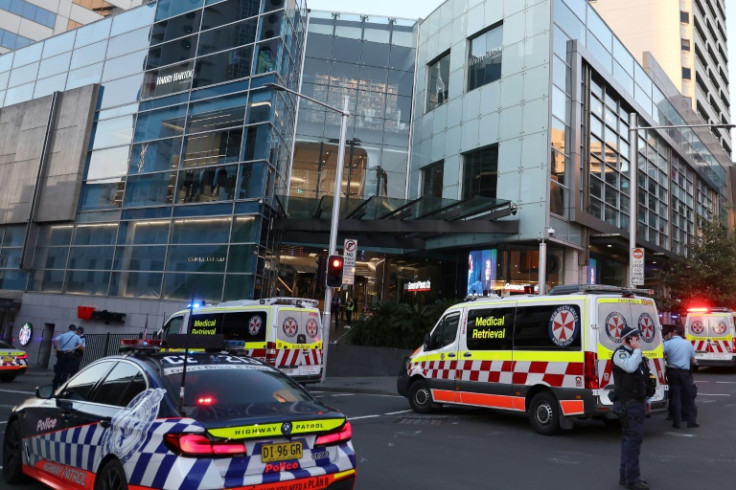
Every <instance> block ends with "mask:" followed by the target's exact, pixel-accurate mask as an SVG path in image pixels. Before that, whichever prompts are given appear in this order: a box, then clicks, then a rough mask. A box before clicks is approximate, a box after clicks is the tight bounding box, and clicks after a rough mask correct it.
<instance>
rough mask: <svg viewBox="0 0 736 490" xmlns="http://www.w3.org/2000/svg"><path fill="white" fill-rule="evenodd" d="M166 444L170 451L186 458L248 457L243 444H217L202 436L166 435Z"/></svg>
mask: <svg viewBox="0 0 736 490" xmlns="http://www.w3.org/2000/svg"><path fill="white" fill-rule="evenodd" d="M164 442H165V443H166V446H168V448H169V449H170V450H172V451H173V452H175V453H177V454H181V455H184V456H203V455H210V456H213V455H216V456H219V455H223V456H225V455H226V456H233V455H236V454H237V455H242V456H245V455H246V450H245V445H244V444H243V443H233V442H215V441H211V440H210V439H209V438H207V437H206V436H204V435H202V434H166V435H165V436H164Z"/></svg>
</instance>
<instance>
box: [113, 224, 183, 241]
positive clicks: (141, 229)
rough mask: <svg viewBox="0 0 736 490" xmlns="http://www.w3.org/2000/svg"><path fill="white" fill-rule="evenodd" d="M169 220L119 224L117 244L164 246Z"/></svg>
mask: <svg viewBox="0 0 736 490" xmlns="http://www.w3.org/2000/svg"><path fill="white" fill-rule="evenodd" d="M169 223H171V222H170V221H169V220H156V221H149V220H146V221H128V222H123V223H121V224H120V232H119V233H118V243H119V244H126V245H166V244H167V243H168V241H169Z"/></svg>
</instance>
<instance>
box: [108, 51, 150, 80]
mask: <svg viewBox="0 0 736 490" xmlns="http://www.w3.org/2000/svg"><path fill="white" fill-rule="evenodd" d="M146 55H147V53H146V51H138V52H137V53H133V54H129V55H127V56H121V57H120V58H114V59H111V60H106V61H105V69H104V70H103V72H102V81H103V82H105V81H107V80H115V79H116V78H122V77H127V76H129V75H135V74H138V73H140V72H141V71H142V70H143V63H144V62H145V59H146Z"/></svg>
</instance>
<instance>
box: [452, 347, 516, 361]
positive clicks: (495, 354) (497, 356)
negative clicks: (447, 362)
mask: <svg viewBox="0 0 736 490" xmlns="http://www.w3.org/2000/svg"><path fill="white" fill-rule="evenodd" d="M466 353H469V354H470V356H469V357H466V356H465V354H466ZM513 356H514V353H513V352H512V351H511V350H466V351H461V352H459V353H458V358H457V359H458V360H459V361H510V360H512V357H513Z"/></svg>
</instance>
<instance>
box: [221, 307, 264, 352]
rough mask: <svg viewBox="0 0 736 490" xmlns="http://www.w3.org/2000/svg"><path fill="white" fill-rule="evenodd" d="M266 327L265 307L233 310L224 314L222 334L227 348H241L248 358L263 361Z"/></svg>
mask: <svg viewBox="0 0 736 490" xmlns="http://www.w3.org/2000/svg"><path fill="white" fill-rule="evenodd" d="M267 326H268V312H267V308H266V307H247V308H246V309H245V310H242V309H239V310H236V309H234V310H228V311H226V312H225V314H224V320H223V324H222V333H223V335H224V336H225V342H226V343H227V345H228V347H230V348H233V347H236V348H242V349H244V350H245V351H246V352H247V353H248V355H249V356H251V357H254V358H256V359H260V360H261V361H265V360H266V331H267V330H268V329H267Z"/></svg>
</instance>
